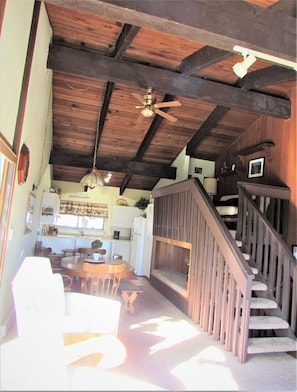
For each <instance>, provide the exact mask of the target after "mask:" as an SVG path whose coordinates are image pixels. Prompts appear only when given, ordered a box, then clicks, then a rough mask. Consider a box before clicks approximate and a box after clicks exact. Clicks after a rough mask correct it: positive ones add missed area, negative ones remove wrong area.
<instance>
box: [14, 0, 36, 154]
mask: <svg viewBox="0 0 297 392" xmlns="http://www.w3.org/2000/svg"><path fill="white" fill-rule="evenodd" d="M40 7H41V2H40V1H36V2H35V4H34V10H33V17H32V23H31V30H30V36H29V43H28V50H27V56H26V62H25V69H24V74H23V81H22V88H21V96H20V102H19V107H18V114H17V119H16V126H15V131H14V139H13V151H14V152H16V153H18V151H19V149H20V144H21V136H22V129H23V122H24V116H25V109H26V102H27V95H28V87H29V80H30V73H31V66H32V61H33V54H34V47H35V41H36V34H37V27H38V20H39V14H40Z"/></svg>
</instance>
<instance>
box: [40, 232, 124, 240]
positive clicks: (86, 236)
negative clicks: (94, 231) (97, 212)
mask: <svg viewBox="0 0 297 392" xmlns="http://www.w3.org/2000/svg"><path fill="white" fill-rule="evenodd" d="M44 237H47V238H49V237H50V238H72V239H82V240H94V239H97V238H98V239H100V240H101V241H130V237H120V238H119V239H118V240H117V239H115V238H113V236H100V235H75V234H63V233H61V234H57V235H50V234H43V235H42V236H41V238H44Z"/></svg>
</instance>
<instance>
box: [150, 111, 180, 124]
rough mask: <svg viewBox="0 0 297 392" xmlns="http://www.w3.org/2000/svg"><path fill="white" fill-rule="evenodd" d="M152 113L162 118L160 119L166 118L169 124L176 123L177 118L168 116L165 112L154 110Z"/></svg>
mask: <svg viewBox="0 0 297 392" xmlns="http://www.w3.org/2000/svg"><path fill="white" fill-rule="evenodd" d="M154 112H155V113H156V114H159V116H162V117H164V118H166V120H168V121H170V122H176V121H177V118H175V117H173V116H171V115H170V114H168V113H166V112H163V111H162V110H159V109H155V110H154Z"/></svg>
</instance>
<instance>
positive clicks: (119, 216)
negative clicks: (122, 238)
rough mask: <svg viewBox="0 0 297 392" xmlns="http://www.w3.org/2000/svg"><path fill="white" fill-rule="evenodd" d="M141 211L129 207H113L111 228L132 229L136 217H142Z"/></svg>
mask: <svg viewBox="0 0 297 392" xmlns="http://www.w3.org/2000/svg"><path fill="white" fill-rule="evenodd" d="M140 212H141V211H140V209H139V208H137V207H128V206H113V207H112V215H111V227H118V228H121V227H122V228H131V227H132V224H133V220H134V218H135V217H137V216H140Z"/></svg>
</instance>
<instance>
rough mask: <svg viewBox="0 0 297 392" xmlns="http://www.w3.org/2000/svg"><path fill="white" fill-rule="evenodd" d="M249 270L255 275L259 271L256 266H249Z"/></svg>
mask: <svg viewBox="0 0 297 392" xmlns="http://www.w3.org/2000/svg"><path fill="white" fill-rule="evenodd" d="M251 270H252V272H253V274H254V275H257V273H258V272H259V271H258V268H256V267H251Z"/></svg>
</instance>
